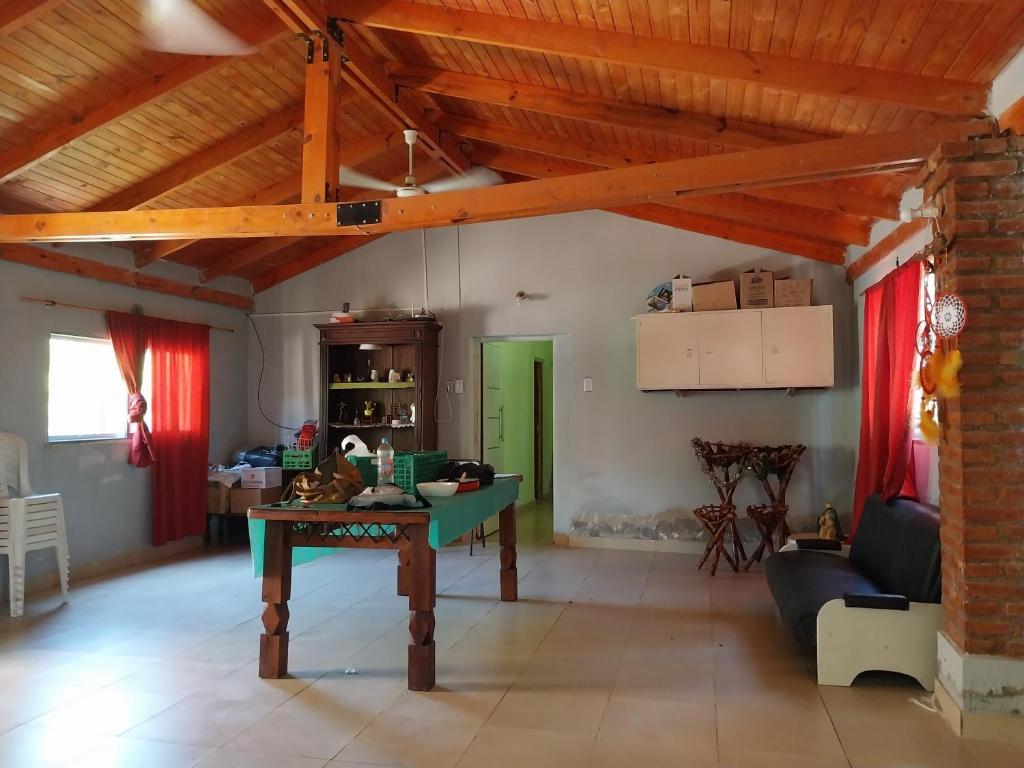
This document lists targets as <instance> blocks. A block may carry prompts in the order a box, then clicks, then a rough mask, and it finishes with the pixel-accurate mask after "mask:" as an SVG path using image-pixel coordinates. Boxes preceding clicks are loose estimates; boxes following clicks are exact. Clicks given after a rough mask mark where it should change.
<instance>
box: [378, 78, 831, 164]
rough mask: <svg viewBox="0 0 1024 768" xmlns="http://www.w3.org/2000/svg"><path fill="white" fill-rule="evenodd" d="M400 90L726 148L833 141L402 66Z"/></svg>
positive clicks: (717, 118) (775, 129)
mask: <svg viewBox="0 0 1024 768" xmlns="http://www.w3.org/2000/svg"><path fill="white" fill-rule="evenodd" d="M389 71H390V74H391V79H392V80H394V81H395V82H396V83H397V84H398V85H399V86H402V87H405V88H410V89H413V90H416V91H421V92H423V93H432V94H435V95H438V96H447V97H451V98H456V99H462V100H466V101H473V102H479V103H483V104H493V105H495V106H499V107H513V108H515V109H526V110H529V111H531V112H540V113H542V114H545V115H552V116H554V117H563V118H569V119H571V120H582V121H585V122H589V123H597V124H598V125H617V126H620V127H622V128H632V129H636V130H642V131H652V132H654V133H661V134H665V135H668V136H676V137H678V138H681V139H688V140H691V141H709V142H712V143H715V144H719V145H721V146H723V147H732V148H735V149H751V148H753V147H767V146H771V145H773V144H794V143H797V142H801V141H818V140H820V139H824V138H828V137H827V136H824V135H822V134H818V133H811V132H809V131H798V130H793V129H789V128H775V127H773V126H770V125H762V124H759V123H747V122H743V121H741V120H727V119H725V118H720V117H714V116H712V115H703V114H698V113H696V112H686V111H684V110H675V109H665V108H664V107H656V106H650V105H648V104H637V103H635V102H630V101H619V100H617V99H608V98H605V97H603V96H594V95H592V94H589V93H578V92H576V91H563V90H559V89H557V88H546V87H544V86H539V85H528V84H523V83H515V82H511V81H507V80H495V79H492V78H489V77H479V76H478V75H466V74H463V73H461V72H452V71H449V70H444V69H430V68H428V67H415V66H412V65H407V64H405V65H401V66H398V67H394V68H392V69H390V70H389Z"/></svg>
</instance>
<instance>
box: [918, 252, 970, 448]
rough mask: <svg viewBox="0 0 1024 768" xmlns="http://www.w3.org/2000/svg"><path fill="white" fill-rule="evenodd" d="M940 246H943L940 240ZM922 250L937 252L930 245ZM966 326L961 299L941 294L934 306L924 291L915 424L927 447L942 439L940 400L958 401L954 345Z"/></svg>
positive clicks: (931, 270)
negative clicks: (955, 399)
mask: <svg viewBox="0 0 1024 768" xmlns="http://www.w3.org/2000/svg"><path fill="white" fill-rule="evenodd" d="M940 242H942V243H943V244H944V242H945V241H944V239H943V238H941V236H940ZM925 250H926V251H934V250H936V249H934V244H933V245H932V246H929V247H928V248H926V249H925ZM941 252H942V253H944V252H945V248H942V249H941ZM926 255H933V254H931V253H929V254H926ZM925 266H926V269H927V277H926V278H925V279H926V280H934V279H935V266H934V264H933V263H932V262H930V261H928V260H927V259H926V260H925ZM966 324H967V305H966V304H964V300H963V299H962V298H960V296H958V295H957V294H955V293H943V294H940V295H939V296H938V297H937V298H936V299H935V301H934V302H933V301H932V298H931V291H928V290H925V292H924V319H923V320H922V321H921V324H920V326H919V330H918V335H917V352H918V355H919V356H920V363H919V366H918V379H919V381H920V383H921V406H920V411H919V415H918V420H919V424H920V429H921V435H922V436H923V437H924V439H925V441H926V442H927V443H929V444H930V445H938V442H939V438H940V437H941V436H942V428H941V427H940V426H939V400H945V399H947V398H950V397H957V396H958V395H959V394H960V380H959V378H958V375H959V373H960V368H961V367H962V366H963V357H962V356H961V354H960V349H959V347H958V343H957V342H958V337H959V336H960V333H961V332H962V331H963V329H964V326H965V325H966Z"/></svg>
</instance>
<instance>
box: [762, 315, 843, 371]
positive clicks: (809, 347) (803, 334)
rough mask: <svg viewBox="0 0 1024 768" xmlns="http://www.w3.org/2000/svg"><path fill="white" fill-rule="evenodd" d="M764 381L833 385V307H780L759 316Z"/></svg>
mask: <svg viewBox="0 0 1024 768" xmlns="http://www.w3.org/2000/svg"><path fill="white" fill-rule="evenodd" d="M761 330H762V333H763V336H764V378H765V383H766V384H770V385H771V384H774V385H777V386H784V387H831V386H832V385H833V384H835V354H834V352H833V348H832V307H830V306H823V307H780V308H778V309H766V310H764V312H763V313H762V315H761Z"/></svg>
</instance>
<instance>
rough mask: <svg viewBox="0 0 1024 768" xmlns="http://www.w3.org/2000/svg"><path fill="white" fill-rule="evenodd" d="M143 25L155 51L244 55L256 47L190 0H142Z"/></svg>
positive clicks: (204, 54)
mask: <svg viewBox="0 0 1024 768" xmlns="http://www.w3.org/2000/svg"><path fill="white" fill-rule="evenodd" d="M142 27H143V31H144V32H145V34H146V38H147V40H148V42H149V46H150V47H151V48H153V49H154V50H157V51H166V52H167V53H185V54H191V55H196V56H245V55H248V54H250V53H253V52H254V51H255V50H256V49H255V48H253V47H252V46H251V45H248V44H247V43H246V42H245V41H244V40H241V39H239V38H238V37H236V36H235V35H233V34H232V33H231V32H229V31H228V30H227V29H225V28H224V27H222V26H221V25H220V24H218V23H217V22H216V21H215V20H214V19H212V18H211V17H210V16H208V15H207V14H206V13H204V12H203V11H202V10H200V9H199V8H197V7H196V6H195V5H194V4H193V3H192V2H191V0H145V5H144V8H143V12H142Z"/></svg>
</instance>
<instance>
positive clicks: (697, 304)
mask: <svg viewBox="0 0 1024 768" xmlns="http://www.w3.org/2000/svg"><path fill="white" fill-rule="evenodd" d="M716 309H736V283H734V282H733V281H732V280H723V281H722V282H718V283H703V284H701V285H695V286H693V311H694V312H709V311H711V310H716Z"/></svg>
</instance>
